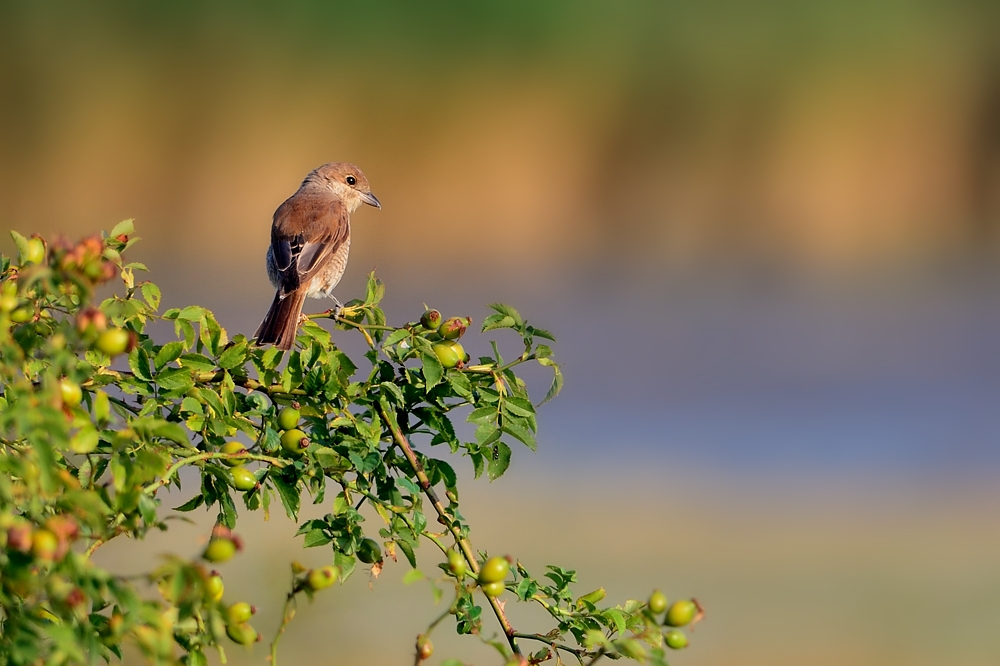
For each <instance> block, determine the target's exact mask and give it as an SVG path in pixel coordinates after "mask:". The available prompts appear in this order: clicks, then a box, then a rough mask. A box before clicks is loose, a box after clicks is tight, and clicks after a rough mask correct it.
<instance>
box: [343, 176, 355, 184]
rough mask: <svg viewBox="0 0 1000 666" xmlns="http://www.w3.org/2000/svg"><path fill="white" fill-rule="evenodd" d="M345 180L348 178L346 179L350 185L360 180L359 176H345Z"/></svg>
mask: <svg viewBox="0 0 1000 666" xmlns="http://www.w3.org/2000/svg"><path fill="white" fill-rule="evenodd" d="M344 180H346V181H347V184H348V185H355V184H357V182H358V179H357V178H355V177H354V176H348V177H347V178H345V179H344Z"/></svg>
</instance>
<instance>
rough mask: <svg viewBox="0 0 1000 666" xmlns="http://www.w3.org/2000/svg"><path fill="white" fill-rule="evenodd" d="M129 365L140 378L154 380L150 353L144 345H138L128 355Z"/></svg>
mask: <svg viewBox="0 0 1000 666" xmlns="http://www.w3.org/2000/svg"><path fill="white" fill-rule="evenodd" d="M128 367H129V368H131V370H132V373H133V374H134V375H135V376H136V377H138V378H139V379H142V380H145V381H147V382H148V381H152V379H153V373H151V372H150V371H149V355H148V354H146V350H145V349H143V348H142V347H136V348H135V349H133V350H132V351H131V352H130V353H129V355H128Z"/></svg>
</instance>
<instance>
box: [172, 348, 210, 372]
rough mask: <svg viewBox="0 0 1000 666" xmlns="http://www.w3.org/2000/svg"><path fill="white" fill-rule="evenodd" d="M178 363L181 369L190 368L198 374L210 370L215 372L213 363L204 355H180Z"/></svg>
mask: <svg viewBox="0 0 1000 666" xmlns="http://www.w3.org/2000/svg"><path fill="white" fill-rule="evenodd" d="M177 362H178V363H180V365H181V367H184V368H190V369H191V370H197V371H199V372H209V371H210V370H215V361H213V360H212V359H210V358H209V357H207V356H205V355H204V354H196V353H193V352H192V353H190V354H182V355H181V357H180V358H179V359H178V361H177Z"/></svg>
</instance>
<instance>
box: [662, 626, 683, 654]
mask: <svg viewBox="0 0 1000 666" xmlns="http://www.w3.org/2000/svg"><path fill="white" fill-rule="evenodd" d="M663 641H664V642H665V643H666V644H667V647H669V648H671V649H673V650H680V649H681V648H686V647H687V646H688V637H687V636H685V635H684V632H682V631H678V630H677V629H671V630H670V631H668V632H666V633H665V634H663Z"/></svg>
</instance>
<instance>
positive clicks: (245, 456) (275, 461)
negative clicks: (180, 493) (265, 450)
mask: <svg viewBox="0 0 1000 666" xmlns="http://www.w3.org/2000/svg"><path fill="white" fill-rule="evenodd" d="M211 459H222V460H234V459H238V460H260V461H262V462H266V463H270V464H271V465H274V466H275V467H284V466H285V465H287V464H288V463H289V461H287V460H283V459H282V458H274V457H272V456H262V455H260V454H257V453H221V452H219V451H212V452H209V453H198V454H196V455H193V456H188V457H187V458H181V459H180V460H178V461H177V462H175V463H174V464H173V465H171V466H170V467H168V468H167V471H166V472H164V474H163V478H162V479H160V480H159V481H157V482H156V483H151V484H150V485H148V486H146V487H145V488H143V490H142V492H144V493H145V494H147V495H152V494H154V493H155V492H156V491H157V490H159V489H160V488H162V487H163V486H165V485H167V484H168V483H170V478H171V477H172V476H173V475H174V474H176V473H177V471H178V470H179V469H180V468H181V467H184V465H190V464H191V463H196V462H198V461H200V460H211Z"/></svg>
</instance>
